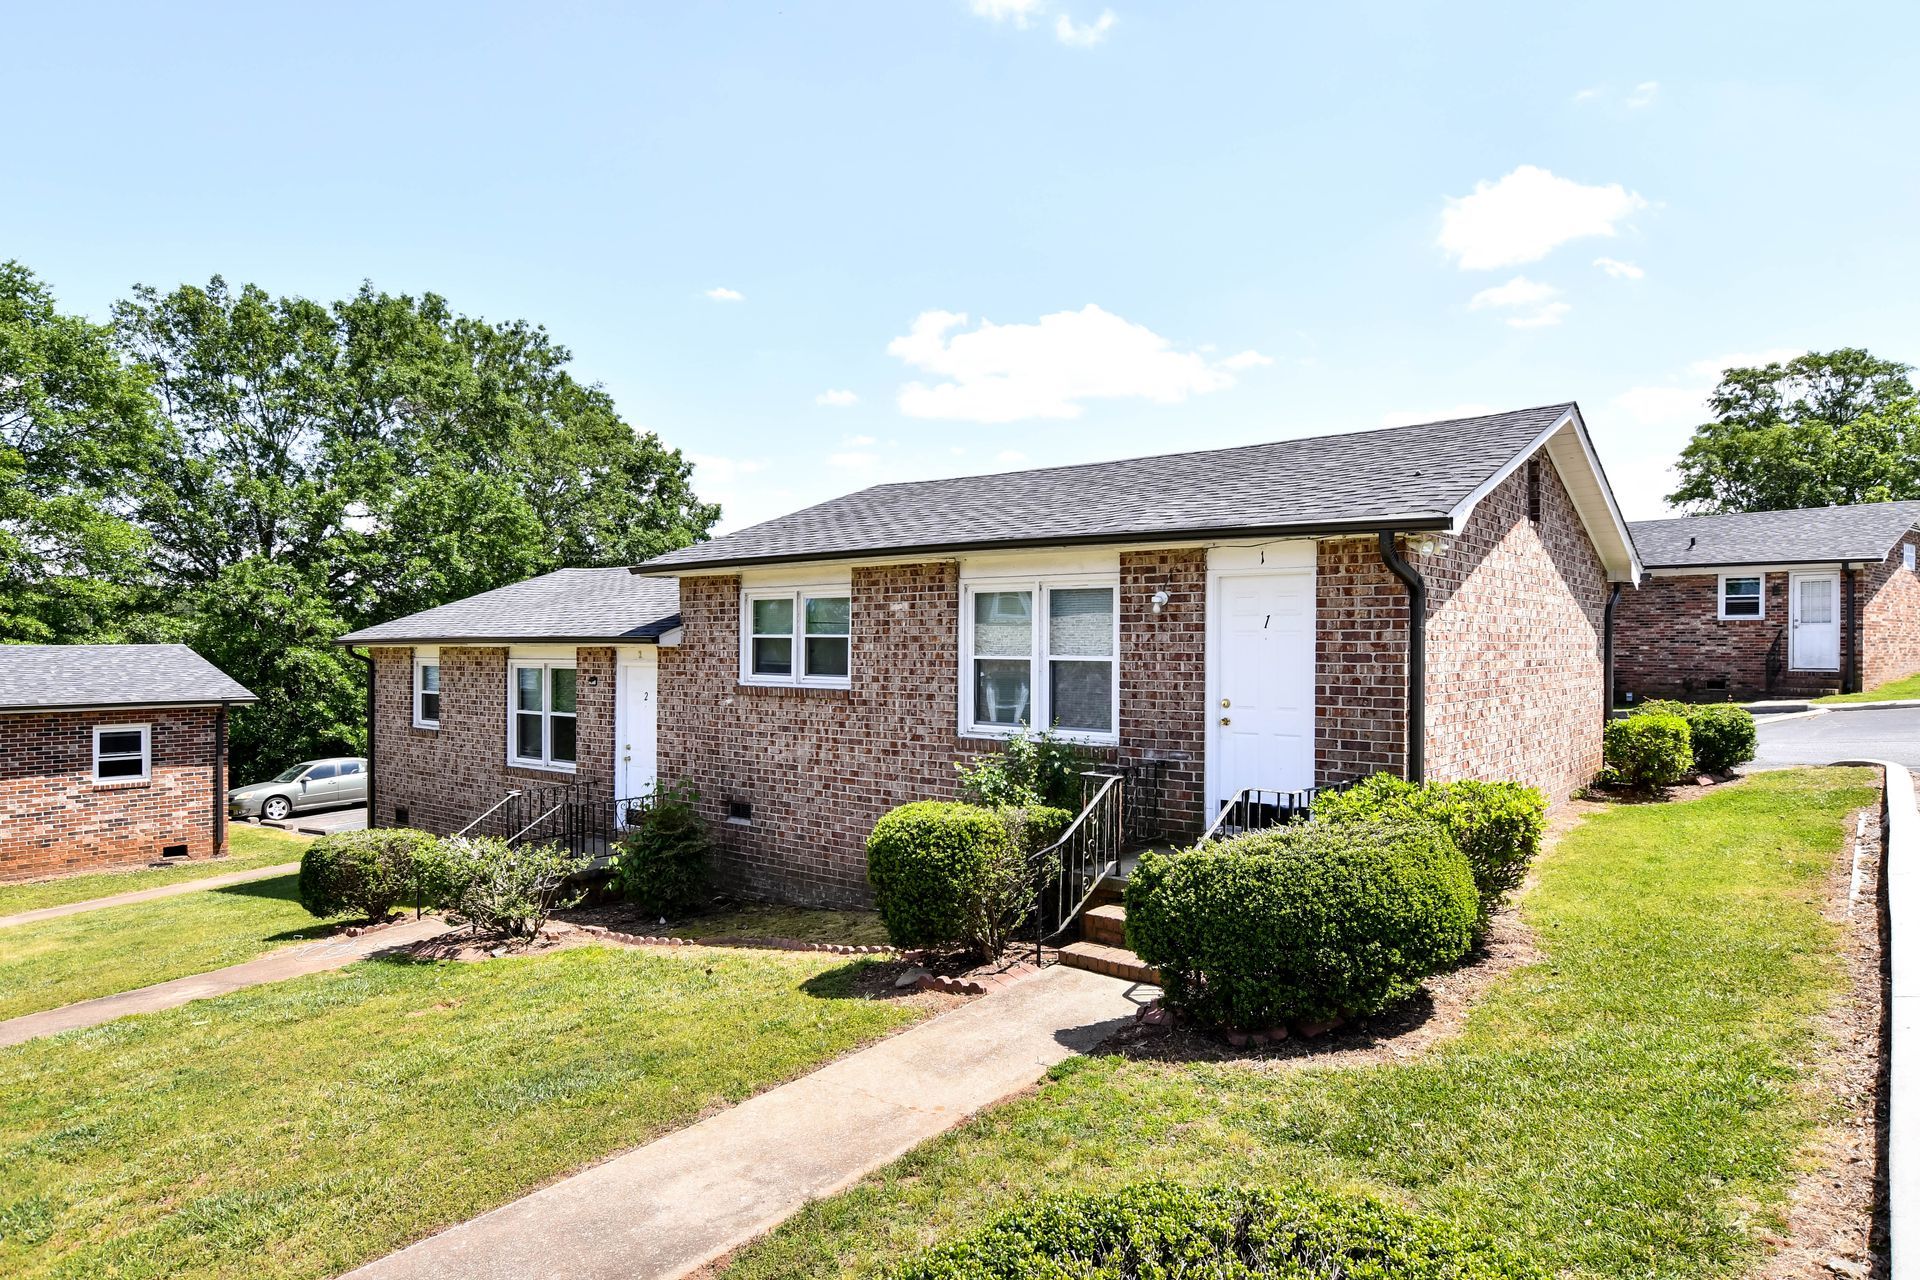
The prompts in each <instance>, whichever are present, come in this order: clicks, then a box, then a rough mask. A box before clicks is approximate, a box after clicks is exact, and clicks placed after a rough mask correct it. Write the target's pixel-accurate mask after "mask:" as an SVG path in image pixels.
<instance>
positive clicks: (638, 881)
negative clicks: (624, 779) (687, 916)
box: [613, 782, 713, 914]
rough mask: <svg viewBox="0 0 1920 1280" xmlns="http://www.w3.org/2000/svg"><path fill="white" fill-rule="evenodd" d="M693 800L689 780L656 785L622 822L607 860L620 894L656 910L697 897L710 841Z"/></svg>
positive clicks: (704, 882) (691, 901) (670, 908)
mask: <svg viewBox="0 0 1920 1280" xmlns="http://www.w3.org/2000/svg"><path fill="white" fill-rule="evenodd" d="M699 799H700V796H699V793H698V792H696V791H695V790H694V789H693V787H692V785H691V784H689V783H685V782H681V783H678V784H676V785H674V786H671V787H662V788H660V789H659V790H658V791H657V792H656V793H655V795H654V797H653V803H652V804H651V805H649V806H648V807H647V809H646V810H645V811H644V812H643V813H641V814H640V816H639V818H638V820H637V821H635V822H633V823H631V824H630V825H629V826H628V828H627V831H626V834H625V836H623V837H622V839H621V841H620V849H619V852H618V853H617V854H616V855H615V856H614V860H613V886H614V888H615V889H616V890H617V891H618V892H619V894H620V896H621V897H623V898H625V899H626V900H627V901H629V902H633V903H637V904H639V906H640V907H641V908H643V909H644V910H647V911H652V912H659V913H662V914H665V913H670V912H674V911H679V910H682V909H684V908H686V907H690V906H692V905H694V904H695V903H696V902H698V901H699V900H700V898H701V897H702V895H703V894H704V893H705V890H706V887H707V856H708V853H709V851H710V850H711V848H712V844H713V841H712V837H711V836H710V835H709V834H708V832H707V824H706V823H705V822H704V821H702V819H701V817H700V812H699V809H698V808H697V807H696V806H697V804H698V802H699Z"/></svg>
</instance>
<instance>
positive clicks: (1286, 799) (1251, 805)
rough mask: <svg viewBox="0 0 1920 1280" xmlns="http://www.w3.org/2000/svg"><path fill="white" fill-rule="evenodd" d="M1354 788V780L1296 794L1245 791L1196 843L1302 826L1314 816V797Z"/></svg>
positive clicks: (1303, 789) (1237, 794) (1267, 789)
mask: <svg viewBox="0 0 1920 1280" xmlns="http://www.w3.org/2000/svg"><path fill="white" fill-rule="evenodd" d="M1352 785H1353V782H1352V781H1351V780H1342V781H1340V782H1329V783H1327V784H1326V785H1325V786H1319V787H1301V788H1300V789H1298V790H1296V791H1280V790H1275V789H1273V788H1271V787H1243V788H1241V789H1240V790H1239V791H1237V792H1235V793H1234V796H1233V798H1232V799H1231V800H1228V801H1227V802H1226V803H1225V804H1223V805H1221V806H1220V812H1219V813H1217V814H1215V815H1214V816H1213V822H1212V823H1211V824H1209V825H1208V827H1207V830H1206V833H1205V834H1204V835H1202V836H1201V837H1200V839H1199V840H1198V841H1197V843H1199V844H1206V843H1207V842H1208V841H1210V840H1220V839H1223V838H1225V837H1227V836H1237V835H1241V834H1244V833H1245V832H1248V831H1264V830H1265V829H1267V828H1268V827H1278V826H1283V825H1285V824H1286V823H1289V822H1303V821H1305V820H1306V818H1307V817H1308V815H1310V814H1311V813H1312V812H1313V801H1314V797H1316V796H1319V795H1324V794H1326V793H1327V792H1330V791H1345V790H1346V789H1347V788H1348V787H1350V786H1352Z"/></svg>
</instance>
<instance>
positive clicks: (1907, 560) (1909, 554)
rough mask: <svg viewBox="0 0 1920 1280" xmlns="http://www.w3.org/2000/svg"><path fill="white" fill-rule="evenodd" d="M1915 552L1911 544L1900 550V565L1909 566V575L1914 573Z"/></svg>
mask: <svg viewBox="0 0 1920 1280" xmlns="http://www.w3.org/2000/svg"><path fill="white" fill-rule="evenodd" d="M1913 551H1914V548H1913V544H1912V543H1911V542H1909V543H1907V544H1906V545H1905V546H1903V547H1901V548H1900V563H1902V564H1904V565H1906V566H1907V572H1908V573H1912V572H1913V563H1914V561H1913Z"/></svg>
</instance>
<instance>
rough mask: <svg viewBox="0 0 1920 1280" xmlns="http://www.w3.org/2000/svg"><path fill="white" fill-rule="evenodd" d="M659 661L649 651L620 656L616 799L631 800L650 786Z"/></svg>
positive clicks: (654, 756)
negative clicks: (646, 653)
mask: <svg viewBox="0 0 1920 1280" xmlns="http://www.w3.org/2000/svg"><path fill="white" fill-rule="evenodd" d="M659 684H660V666H659V663H658V662H657V661H656V660H655V659H654V658H653V657H652V655H648V656H646V657H644V658H638V659H635V658H622V659H621V660H620V669H619V683H618V685H617V686H616V687H615V693H614V743H613V748H614V751H613V764H614V786H615V789H616V790H617V792H618V795H617V796H616V799H620V800H630V799H635V798H637V797H640V796H644V795H646V794H647V793H648V792H649V791H651V790H653V784H654V779H655V777H656V776H657V770H658V760H659V738H658V736H657V733H658V708H657V707H656V705H655V704H656V702H657V701H658V699H657V696H656V695H657V694H658V693H659Z"/></svg>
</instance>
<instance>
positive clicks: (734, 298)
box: [707, 285, 747, 302]
mask: <svg viewBox="0 0 1920 1280" xmlns="http://www.w3.org/2000/svg"><path fill="white" fill-rule="evenodd" d="M707 296H708V297H709V298H712V299H713V300H714V301H715V302H739V301H741V300H742V299H744V298H745V297H746V296H747V295H746V294H744V293H741V292H740V291H739V290H738V289H729V288H727V287H726V286H725V285H716V286H714V287H713V288H711V289H709V290H707Z"/></svg>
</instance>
